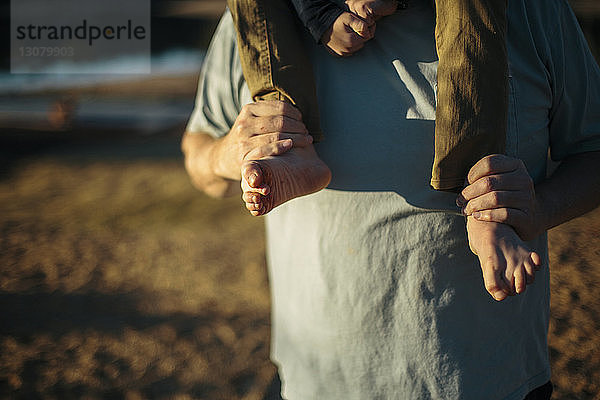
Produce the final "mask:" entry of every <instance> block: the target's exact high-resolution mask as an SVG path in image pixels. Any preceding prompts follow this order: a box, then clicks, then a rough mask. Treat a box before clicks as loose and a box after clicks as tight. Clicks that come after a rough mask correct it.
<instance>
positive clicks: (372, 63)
mask: <svg viewBox="0 0 600 400" xmlns="http://www.w3.org/2000/svg"><path fill="white" fill-rule="evenodd" d="M508 12H509V27H508V39H507V40H508V51H509V68H510V71H509V72H510V79H509V83H510V106H509V121H508V134H507V154H508V155H511V156H515V157H519V158H521V159H523V160H524V162H525V164H526V166H527V169H528V171H529V173H530V174H531V176H532V177H533V178H534V180H535V181H536V182H539V181H540V180H542V179H544V177H545V174H546V160H547V154H548V149H551V154H552V156H553V158H554V159H556V160H560V159H562V158H564V157H566V156H568V155H572V154H576V153H580V152H585V151H593V150H600V71H599V69H598V66H597V65H596V63H595V62H594V60H593V58H592V56H591V54H590V52H589V49H588V48H587V45H586V44H585V40H584V39H583V36H582V34H581V32H580V30H579V27H578V24H577V21H576V20H575V18H574V16H573V14H572V12H571V11H570V9H569V7H568V5H567V3H566V1H564V0H511V1H509V11H508ZM307 45H308V46H309V47H310V51H311V53H312V57H313V61H314V69H315V75H316V79H317V91H318V96H319V106H320V110H321V117H322V127H323V130H324V132H325V135H326V139H325V140H324V141H323V142H322V143H319V144H317V145H316V146H315V147H316V149H317V152H318V153H319V155H320V157H321V158H322V159H323V161H325V163H326V164H327V165H328V166H329V167H330V168H331V171H332V174H333V178H332V181H331V184H330V185H329V186H328V188H327V189H325V190H322V191H320V192H318V193H315V194H313V195H309V196H305V197H301V198H298V199H294V200H292V201H289V202H288V203H285V204H284V205H282V206H280V207H278V208H276V209H275V210H273V211H272V212H271V213H270V214H269V215H268V216H267V218H266V223H267V239H268V248H267V257H268V264H269V276H270V283H271V291H272V300H273V301H272V308H273V309H272V327H273V328H272V329H273V334H272V359H273V361H274V362H275V363H276V364H277V365H278V366H279V371H280V374H281V376H282V380H283V392H284V396H285V397H286V398H288V399H291V400H296V399H310V400H312V399H319V400H321V399H322V400H327V399H336V400H337V399H348V400H352V399H356V400H359V399H360V400H364V399H386V400H387V399H506V400H509V399H515V400H517V399H519V400H520V399H522V398H523V397H524V396H525V395H526V394H527V393H528V392H529V391H531V390H533V389H534V388H536V387H538V386H540V385H542V384H544V383H545V382H547V381H548V380H549V379H550V366H549V361H548V351H547V327H548V318H549V297H550V295H549V273H548V268H544V269H543V270H542V271H540V272H538V273H537V275H536V281H535V283H534V284H533V285H530V286H528V288H527V291H526V292H525V293H524V294H522V295H519V296H516V297H511V298H508V299H506V300H504V301H502V302H496V301H494V300H493V299H492V298H491V296H490V295H489V294H488V293H487V292H486V291H485V288H484V286H483V280H482V274H481V270H480V267H479V263H478V261H477V258H476V257H475V256H474V255H473V254H471V252H470V251H469V249H468V245H467V238H466V231H465V220H464V218H463V217H461V216H459V215H457V209H456V206H455V204H454V201H455V195H452V194H448V193H441V192H437V191H434V190H432V189H431V188H430V187H429V174H430V171H431V164H432V160H433V148H434V145H433V134H434V119H435V100H436V99H435V91H436V90H435V89H436V69H437V56H436V52H435V42H434V15H433V10H432V8H431V5H430V2H429V1H426V0H415V1H413V2H411V7H409V8H408V9H407V10H405V11H403V12H401V13H398V14H396V15H393V16H390V17H387V18H384V19H382V20H380V21H379V22H378V23H377V34H376V37H375V39H373V40H371V41H369V42H368V43H367V44H366V46H365V47H364V48H363V49H362V50H361V51H360V52H359V53H357V54H356V55H354V56H352V57H349V58H344V59H341V58H335V57H332V56H331V55H329V54H328V53H327V52H326V51H325V49H323V48H322V47H317V46H315V45H313V44H311V43H310V41H307ZM249 101H250V97H249V94H248V89H247V88H246V86H245V84H244V82H243V77H242V72H241V67H240V65H239V60H238V55H237V50H236V46H235V33H234V28H233V25H232V21H231V17H230V15H229V14H226V15H225V16H224V17H223V20H222V22H221V24H220V25H219V28H218V30H217V32H216V34H215V37H214V39H213V43H212V45H211V48H210V50H209V52H208V55H207V59H206V61H205V65H204V68H203V72H202V75H201V79H200V86H199V92H198V97H197V106H196V109H195V110H194V113H193V115H192V118H191V120H190V123H189V125H188V131H189V132H208V133H210V134H212V135H214V136H222V135H225V134H226V133H227V132H228V130H229V128H230V127H231V126H232V124H233V122H234V121H235V118H236V117H237V114H238V112H239V110H240V108H241V106H242V105H243V104H244V103H246V102H249ZM529 244H530V246H531V247H532V248H534V249H535V250H537V251H538V252H539V253H540V254H542V255H543V259H544V261H545V262H546V265H547V261H548V258H547V245H546V237H545V235H543V236H542V237H539V238H538V239H537V240H535V241H533V242H530V243H529Z"/></svg>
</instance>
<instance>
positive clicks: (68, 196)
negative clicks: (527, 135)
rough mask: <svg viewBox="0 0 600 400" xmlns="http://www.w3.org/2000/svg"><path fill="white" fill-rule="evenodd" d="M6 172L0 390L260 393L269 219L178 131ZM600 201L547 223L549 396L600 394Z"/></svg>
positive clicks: (37, 158) (53, 155) (47, 153)
mask: <svg viewBox="0 0 600 400" xmlns="http://www.w3.org/2000/svg"><path fill="white" fill-rule="evenodd" d="M43 143H45V144H39V143H38V145H37V147H36V150H35V152H34V153H29V154H27V153H28V152H29V150H28V149H27V147H29V144H27V143H26V142H20V145H19V146H18V147H19V149H20V151H21V154H18V155H16V156H11V157H8V158H5V159H4V160H3V163H2V170H1V174H0V208H1V210H2V213H1V214H0V229H1V232H2V234H1V237H0V398H7V399H8V398H11V399H12V398H16V399H31V398H41V399H70V398H72V399H80V398H81V399H105V398H115V399H118V398H123V399H131V400H133V399H144V398H152V399H192V398H197V399H211V400H213V399H216V400H218V399H228V400H235V399H247V400H249V399H260V398H261V397H262V394H263V393H264V391H265V387H266V385H267V383H268V382H269V380H270V379H271V377H272V375H273V373H274V368H273V366H272V365H271V364H270V362H269V361H268V347H269V346H268V343H269V296H268V284H267V278H266V270H265V261H264V237H263V234H264V232H263V227H262V222H261V221H260V220H259V219H253V218H251V217H249V216H247V215H246V213H245V212H244V210H243V209H242V207H241V204H240V201H239V200H238V199H237V198H236V199H231V200H228V201H216V200H211V199H209V198H207V197H205V196H203V195H201V194H199V193H198V192H196V191H195V190H194V189H193V188H192V187H191V185H190V184H189V182H188V179H187V176H186V175H185V172H184V170H183V167H182V162H181V160H180V157H179V156H178V149H177V146H178V137H177V136H175V135H172V136H166V137H159V138H154V137H132V138H128V139H119V140H111V141H106V140H104V141H97V142H94V141H91V142H90V141H81V140H75V141H65V142H61V141H56V140H55V139H52V140H46V141H45V142H43ZM599 237H600V210H597V211H595V212H594V213H592V214H590V215H588V216H585V217H583V218H580V219H578V220H575V221H572V222H571V223H569V224H566V225H564V226H563V227H561V228H559V229H555V230H554V231H553V232H552V234H551V239H550V243H551V251H552V286H553V287H552V291H553V294H552V296H553V297H552V307H553V308H552V312H553V318H552V322H551V327H550V332H551V337H550V341H551V355H552V364H553V368H554V370H553V373H554V375H553V380H554V382H555V384H556V395H555V397H554V398H555V399H600V397H599V396H598V392H600V384H599V382H600V350H599V349H600V335H599V334H598V332H599V331H600V302H599V301H598V299H597V293H598V292H599V290H600V261H598V260H599V258H600V242H599Z"/></svg>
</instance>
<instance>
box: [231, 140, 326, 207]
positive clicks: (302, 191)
mask: <svg viewBox="0 0 600 400" xmlns="http://www.w3.org/2000/svg"><path fill="white" fill-rule="evenodd" d="M330 180H331V171H330V170H329V168H328V167H327V165H325V163H324V162H323V161H321V159H320V158H319V157H318V156H317V153H316V152H315V150H314V147H313V146H308V147H296V148H293V149H291V150H290V151H288V152H287V153H284V154H281V155H278V156H275V157H265V158H262V159H260V160H251V161H245V162H244V163H243V164H242V190H243V192H244V193H243V194H242V199H243V200H244V202H245V203H246V208H247V209H248V211H250V213H251V214H252V215H254V216H258V215H265V214H266V213H268V212H269V211H271V210H272V209H273V208H275V207H277V206H279V205H281V204H283V203H285V202H286V201H288V200H291V199H293V198H296V197H300V196H304V195H307V194H310V193H314V192H316V191H319V190H321V189H323V188H324V187H325V186H327V185H328V184H329V181H330Z"/></svg>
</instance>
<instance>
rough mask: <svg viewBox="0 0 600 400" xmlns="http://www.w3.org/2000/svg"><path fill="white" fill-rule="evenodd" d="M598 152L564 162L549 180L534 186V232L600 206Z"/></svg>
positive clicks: (572, 157)
mask: <svg viewBox="0 0 600 400" xmlns="http://www.w3.org/2000/svg"><path fill="white" fill-rule="evenodd" d="M598 171H600V152H599V151H596V152H589V153H582V154H577V155H574V156H571V157H568V158H567V159H565V160H563V161H562V163H561V164H560V166H559V167H558V168H557V170H556V171H555V172H554V173H553V174H552V176H551V177H550V178H549V179H547V180H545V181H544V182H542V183H540V184H539V185H537V186H536V188H535V192H536V214H537V220H538V223H537V228H538V230H539V233H542V232H544V231H546V230H548V229H550V228H553V227H555V226H557V225H560V224H562V223H563V222H566V221H569V220H571V219H573V218H576V217H578V216H581V215H583V214H585V213H587V212H589V211H591V210H593V209H594V208H596V207H598V206H599V205H600V173H598Z"/></svg>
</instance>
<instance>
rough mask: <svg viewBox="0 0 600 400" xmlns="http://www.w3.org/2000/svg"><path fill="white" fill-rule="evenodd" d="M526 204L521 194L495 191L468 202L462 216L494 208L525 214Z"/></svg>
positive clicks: (526, 200) (526, 201)
mask: <svg viewBox="0 0 600 400" xmlns="http://www.w3.org/2000/svg"><path fill="white" fill-rule="evenodd" d="M528 204H529V203H528V199H527V198H526V197H525V195H524V194H523V192H510V191H497V192H491V193H486V194H484V195H483V196H479V197H476V198H474V199H472V200H470V201H469V202H468V203H467V205H466V206H465V207H464V214H466V215H471V214H473V213H474V212H476V211H483V210H492V209H495V208H514V209H518V210H522V212H525V211H526V208H527V205H528Z"/></svg>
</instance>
